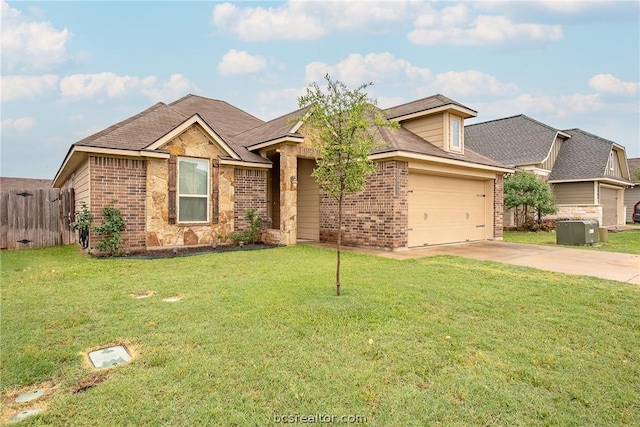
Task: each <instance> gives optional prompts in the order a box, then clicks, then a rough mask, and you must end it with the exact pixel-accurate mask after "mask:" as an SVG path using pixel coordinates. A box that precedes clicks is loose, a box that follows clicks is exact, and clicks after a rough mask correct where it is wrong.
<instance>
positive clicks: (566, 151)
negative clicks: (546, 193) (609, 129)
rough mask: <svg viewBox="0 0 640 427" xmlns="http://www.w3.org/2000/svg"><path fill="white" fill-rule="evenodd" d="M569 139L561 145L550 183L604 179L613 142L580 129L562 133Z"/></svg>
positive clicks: (550, 176)
mask: <svg viewBox="0 0 640 427" xmlns="http://www.w3.org/2000/svg"><path fill="white" fill-rule="evenodd" d="M563 132H565V133H568V134H569V135H571V139H569V140H568V141H566V142H565V143H564V144H562V148H561V149H560V152H559V153H558V158H557V159H556V162H555V165H554V166H553V170H552V171H551V175H549V180H550V181H562V180H573V179H595V178H603V177H605V173H606V168H607V163H608V162H609V153H610V152H611V150H612V148H613V142H612V141H609V140H606V139H604V138H600V137H599V136H596V135H593V134H590V133H588V132H585V131H583V130H581V129H569V130H565V131H563Z"/></svg>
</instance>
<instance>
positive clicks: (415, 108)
mask: <svg viewBox="0 0 640 427" xmlns="http://www.w3.org/2000/svg"><path fill="white" fill-rule="evenodd" d="M445 105H455V106H457V107H461V108H464V109H467V110H470V111H473V112H476V111H475V110H472V109H471V108H469V107H466V106H464V105H462V104H460V103H458V102H456V101H454V100H452V99H449V98H447V97H446V96H444V95H440V94H438V95H433V96H429V97H427V98H422V99H418V100H416V101H411V102H407V103H406V104H402V105H397V106H395V107H391V108H387V109H386V110H384V113H385V116H386V117H387V119H389V120H390V119H394V118H396V117H402V116H406V115H409V114H414V113H419V112H423V111H428V110H432V109H434V108H438V107H444V106H445Z"/></svg>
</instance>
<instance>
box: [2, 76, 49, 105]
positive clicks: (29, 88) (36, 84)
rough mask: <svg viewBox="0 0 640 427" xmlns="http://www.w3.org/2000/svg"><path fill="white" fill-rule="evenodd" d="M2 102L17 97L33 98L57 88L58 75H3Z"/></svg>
mask: <svg viewBox="0 0 640 427" xmlns="http://www.w3.org/2000/svg"><path fill="white" fill-rule="evenodd" d="M0 83H1V86H2V102H7V101H13V100H17V99H24V98H33V97H34V96H36V95H40V94H42V93H44V92H48V91H52V90H55V89H56V87H57V86H56V85H57V84H58V76H56V75H55V74H45V75H42V76H21V75H20V76H2V77H0Z"/></svg>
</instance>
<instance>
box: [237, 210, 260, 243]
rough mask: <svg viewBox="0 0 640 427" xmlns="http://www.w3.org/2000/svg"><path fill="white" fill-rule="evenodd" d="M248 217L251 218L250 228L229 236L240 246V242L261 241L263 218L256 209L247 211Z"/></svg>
mask: <svg viewBox="0 0 640 427" xmlns="http://www.w3.org/2000/svg"><path fill="white" fill-rule="evenodd" d="M245 215H246V217H247V219H248V220H249V227H250V228H249V229H248V230H244V231H242V232H240V233H234V234H231V235H230V236H229V238H230V239H231V240H233V244H234V245H236V246H238V245H239V244H240V242H245V243H249V244H254V243H257V242H259V241H260V229H261V228H262V218H260V215H258V212H257V211H256V210H255V209H250V210H248V211H246V212H245Z"/></svg>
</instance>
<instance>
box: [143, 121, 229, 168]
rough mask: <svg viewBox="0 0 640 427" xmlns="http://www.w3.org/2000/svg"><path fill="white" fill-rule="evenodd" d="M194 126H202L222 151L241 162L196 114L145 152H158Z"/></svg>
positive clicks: (149, 146)
mask: <svg viewBox="0 0 640 427" xmlns="http://www.w3.org/2000/svg"><path fill="white" fill-rule="evenodd" d="M194 124H198V125H200V127H201V128H202V129H203V130H204V132H205V134H207V136H209V137H210V138H211V139H212V140H214V141H215V142H216V143H217V144H218V145H219V146H220V148H222V150H223V151H224V152H225V153H227V155H228V156H229V157H231V158H233V159H235V160H240V156H238V154H236V152H235V151H233V149H232V148H231V147H230V146H229V145H228V144H227V143H226V142H225V141H224V140H223V139H222V138H220V136H219V135H218V134H217V133H216V132H215V131H214V130H213V129H211V127H210V126H209V125H208V124H207V122H205V121H204V120H203V119H202V117H200V115H198V114H194V115H193V116H191V117H189V118H188V119H187V120H185V121H183V122H182V123H180V124H179V125H178V126H176V127H174V128H173V129H171V130H170V131H169V132H167V133H166V134H164V135H162V136H161V137H160V138H158V139H157V140H156V141H154V142H153V143H151V144H150V145H148V146H147V147H145V150H157V149H159V148H162V147H163V146H164V145H166V144H167V143H168V142H169V141H171V140H172V139H174V138H176V137H177V136H179V135H180V134H182V133H183V132H185V131H186V130H187V129H188V128H190V127H191V126H193V125H194Z"/></svg>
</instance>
